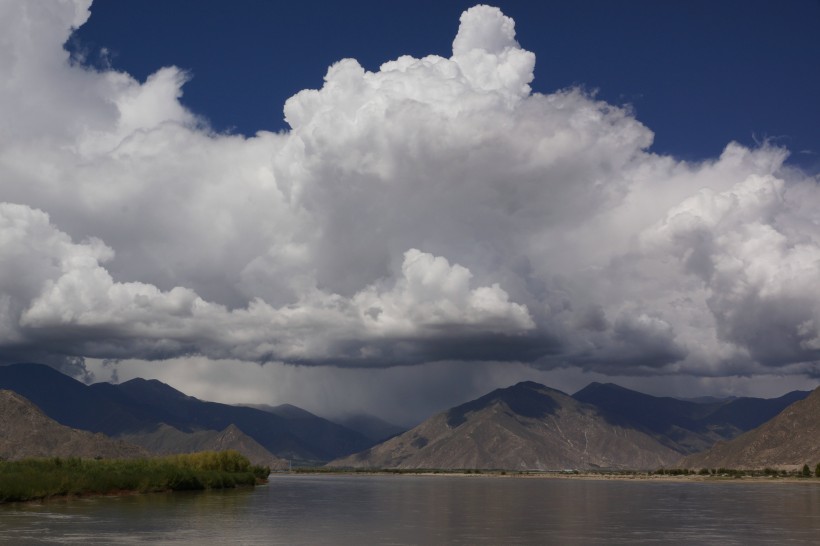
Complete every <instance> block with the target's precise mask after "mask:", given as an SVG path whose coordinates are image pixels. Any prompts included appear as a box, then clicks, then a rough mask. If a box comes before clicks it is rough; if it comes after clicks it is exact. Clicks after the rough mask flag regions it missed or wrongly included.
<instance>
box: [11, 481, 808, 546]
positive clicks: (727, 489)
mask: <svg viewBox="0 0 820 546" xmlns="http://www.w3.org/2000/svg"><path fill="white" fill-rule="evenodd" d="M134 543H150V544H197V545H200V546H205V545H211V544H219V545H223V544H239V545H242V544H246V545H256V544H287V545H299V544H311V545H312V544H333V545H348V544H350V545H353V544H355V545H361V544H380V545H381V544H385V545H387V544H394V545H402V544H425V545H426V544H468V545H474V544H504V545H508V544H561V545H567V544H676V545H677V544H699V545H700V544H743V545H748V544H818V543H820V480H817V481H815V480H807V481H806V482H805V483H760V482H757V483H738V482H736V481H735V482H728V483H727V482H715V483H695V482H661V481H649V480H634V481H633V480H581V479H537V478H519V477H486V476H407V475H405V476H381V475H378V476H374V475H369V476H355V475H336V476H317V475H273V476H271V480H270V483H269V484H268V485H266V486H262V487H257V488H254V489H241V490H231V491H216V492H198V493H168V494H151V495H134V496H123V497H98V498H88V499H74V500H70V501H65V500H57V501H50V502H47V503H42V504H40V503H33V504H16V505H5V506H0V544H14V545H27V544H134Z"/></svg>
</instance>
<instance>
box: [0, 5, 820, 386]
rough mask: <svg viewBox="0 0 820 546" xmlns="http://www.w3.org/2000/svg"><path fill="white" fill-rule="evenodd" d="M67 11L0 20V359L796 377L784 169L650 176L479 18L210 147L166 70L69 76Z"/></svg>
mask: <svg viewBox="0 0 820 546" xmlns="http://www.w3.org/2000/svg"><path fill="white" fill-rule="evenodd" d="M89 6H90V2H88V1H81V0H76V1H61V2H6V3H3V4H2V5H1V6H0V36H2V38H0V71H2V73H3V74H4V76H5V77H4V78H3V81H2V82H0V117H1V118H2V119H3V120H4V121H3V124H4V129H3V131H2V132H0V359H2V360H5V361H19V360H40V361H47V362H52V363H56V364H59V363H61V362H67V363H71V362H76V359H78V358H94V359H114V360H116V359H137V360H167V359H175V358H185V357H196V358H198V359H200V360H201V359H206V360H207V359H212V360H235V361H245V362H277V363H293V364H304V365H323V366H338V367H350V368H361V367H376V368H384V367H390V366H396V365H413V364H421V365H427V366H429V363H433V362H436V361H448V362H453V361H460V362H463V363H464V362H478V363H480V362H495V363H497V362H503V361H510V362H514V363H516V364H515V366H519V364H518V363H524V364H528V365H530V366H533V367H535V368H539V369H553V368H564V367H577V368H579V369H581V370H585V371H589V372H594V373H598V374H609V375H616V374H618V375H631V376H636V375H657V374H683V375H692V376H709V377H712V376H715V377H717V376H730V375H749V374H757V373H781V374H818V373H820V290H818V289H817V287H818V282H819V281H820V186H819V185H818V180H817V179H816V178H815V177H812V176H810V175H808V174H806V173H804V172H802V171H800V170H798V169H796V168H793V167H789V166H787V165H786V163H785V161H786V159H787V157H788V152H787V151H786V150H785V149H783V148H779V147H775V146H772V145H769V144H765V143H764V144H762V145H760V146H759V147H758V148H755V149H749V148H745V147H743V146H740V145H739V144H735V143H727V146H726V148H725V150H724V152H723V153H722V155H721V156H720V157H718V158H714V159H712V160H709V161H704V162H697V163H692V162H686V161H682V160H678V159H676V158H674V157H670V156H663V155H658V154H656V153H653V152H652V151H651V145H652V140H653V133H652V131H651V130H650V129H649V128H647V127H645V126H644V125H643V124H641V123H640V122H639V121H638V120H637V119H636V117H635V116H634V114H633V113H632V112H631V111H630V110H629V109H628V108H625V107H618V106H614V105H611V104H607V103H605V102H603V101H600V100H597V99H596V98H595V96H594V95H593V94H590V93H587V92H584V91H583V90H581V89H576V88H571V89H562V90H557V91H555V92H553V93H551V94H541V93H534V92H532V90H531V88H530V83H531V82H532V81H533V78H534V74H535V65H536V59H535V55H534V54H533V53H531V52H529V51H527V50H526V49H525V46H526V44H524V45H519V43H518V42H517V41H516V38H515V24H514V22H513V21H512V20H511V19H510V18H508V17H506V16H505V15H504V14H502V13H501V11H500V10H498V9H496V8H493V7H488V6H476V7H474V8H471V9H470V10H468V11H466V12H465V13H464V14H463V15H462V16H461V21H460V27H459V30H458V34H457V35H456V37H455V39H454V41H453V52H452V56H451V57H450V58H443V57H440V56H435V55H431V56H427V57H424V58H421V59H417V58H413V57H410V56H403V57H399V58H398V59H395V60H387V62H385V63H384V64H383V65H382V66H381V67H380V69H379V70H378V71H377V72H369V71H367V70H365V69H364V68H362V66H360V64H359V63H358V62H357V61H356V60H354V59H342V60H340V61H338V62H337V63H335V64H334V65H332V66H331V67H330V68H329V69H328V70H327V74H326V76H325V79H324V85H323V86H322V88H321V89H316V90H304V91H301V92H299V93H297V94H296V95H294V96H293V97H291V98H290V99H289V100H288V101H287V102H286V104H285V105H284V116H285V119H286V121H287V123H288V124H289V126H290V130H288V131H286V132H282V133H269V132H260V133H258V134H257V135H255V136H253V137H249V138H246V137H243V136H237V135H230V134H220V133H216V132H214V131H213V130H211V129H210V128H209V126H208V122H207V120H206V119H204V118H202V117H201V116H199V115H198V114H197V113H196V112H190V111H188V110H187V109H186V108H185V107H184V106H183V105H182V104H181V103H180V100H179V99H180V97H181V96H182V93H183V88H184V85H185V83H186V81H187V80H188V78H189V75H188V74H187V73H186V72H185V71H184V70H182V69H179V68H176V67H163V68H159V69H158V70H157V71H156V73H154V74H153V75H152V76H150V77H148V78H147V79H146V80H145V81H143V82H140V81H137V80H135V79H134V78H133V77H131V76H130V75H128V74H126V73H122V72H118V71H116V70H114V69H100V68H92V67H89V66H87V65H84V64H83V63H82V62H81V60H78V59H72V58H71V57H70V55H69V54H68V53H67V52H66V50H65V49H63V44H64V43H65V42H66V40H67V39H68V38H69V36H70V34H71V32H72V30H73V29H76V28H77V27H78V26H80V25H82V24H83V23H84V22H85V21H86V20H87V18H88V17H89ZM539 69H540V70H544V71H548V70H549V66H544V67H539ZM515 369H516V370H519V368H518V367H516V368H515ZM516 373H518V372H516Z"/></svg>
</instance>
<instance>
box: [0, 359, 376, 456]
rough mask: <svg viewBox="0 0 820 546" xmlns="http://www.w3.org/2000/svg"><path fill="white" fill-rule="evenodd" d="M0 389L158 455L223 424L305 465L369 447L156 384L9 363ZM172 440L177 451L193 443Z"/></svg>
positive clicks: (319, 422)
mask: <svg viewBox="0 0 820 546" xmlns="http://www.w3.org/2000/svg"><path fill="white" fill-rule="evenodd" d="M0 389H9V390H12V391H15V392H17V393H19V394H20V395H22V396H24V397H25V398H27V399H28V400H30V401H31V402H33V403H34V404H36V405H37V406H38V407H39V408H40V409H41V410H42V411H43V412H44V413H45V414H46V415H48V416H49V417H51V418H52V419H54V420H55V421H57V422H58V423H60V424H63V425H66V426H69V427H72V428H75V429H81V430H87V431H91V432H101V433H103V434H106V435H108V436H111V437H115V438H116V437H128V438H129V440H130V441H132V442H144V443H145V444H146V445H151V446H157V445H161V444H162V442H163V441H164V442H165V446H166V447H164V448H163V451H167V449H170V447H169V446H168V442H169V441H170V438H171V436H170V434H169V431H170V429H174V430H176V431H177V432H179V433H182V434H192V433H201V432H202V431H217V432H220V431H225V430H226V429H227V428H228V427H230V426H231V425H233V426H234V427H236V428H238V430H239V431H241V432H242V433H243V434H244V435H247V436H248V437H249V438H250V439H252V440H253V441H255V442H256V443H258V444H259V445H260V446H261V447H262V448H264V449H265V450H266V451H267V452H269V454H270V455H271V456H275V457H277V458H283V459H291V460H295V461H297V462H305V463H310V464H319V463H321V462H324V461H328V460H330V459H333V458H336V457H341V456H344V455H347V454H350V453H354V452H357V451H361V450H363V449H366V448H367V447H370V446H371V445H372V444H373V443H374V442H373V441H372V440H369V439H368V438H367V437H365V436H364V435H362V434H360V433H358V432H356V431H354V430H351V429H348V428H346V427H343V426H341V425H338V424H336V423H333V422H331V421H328V420H327V419H323V418H321V417H317V416H316V415H313V414H311V413H309V412H307V411H305V410H299V411H298V412H295V411H294V412H291V413H292V414H291V415H284V414H282V412H280V414H277V413H272V412H269V411H263V410H260V409H256V408H250V407H242V406H232V405H229V404H220V403H216V402H205V401H202V400H199V399H197V398H194V397H192V396H187V395H185V394H184V393H182V392H180V391H178V390H176V389H174V388H172V387H170V386H168V385H166V384H164V383H162V382H160V381H157V380H146V379H132V380H130V381H126V382H124V383H121V384H117V385H114V384H111V383H95V384H93V385H85V384H83V383H81V382H79V381H77V380H75V379H72V378H70V377H68V376H66V375H63V374H61V373H60V372H58V371H56V370H54V369H52V368H50V367H48V366H44V365H40V364H13V365H9V366H2V367H0ZM296 409H298V408H296ZM158 434H159V435H164V438H165V439H164V440H162V439H161V438H159V436H158ZM177 437H178V438H179V439H180V440H181V441H182V443H183V444H185V443H186V442H195V440H193V439H190V438H189V439H186V440H182V438H183V437H181V436H179V435H177ZM180 449H181V448H180Z"/></svg>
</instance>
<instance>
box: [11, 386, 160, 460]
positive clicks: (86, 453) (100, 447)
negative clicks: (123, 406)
mask: <svg viewBox="0 0 820 546" xmlns="http://www.w3.org/2000/svg"><path fill="white" fill-rule="evenodd" d="M147 455H148V452H147V451H145V450H144V449H142V448H140V447H137V446H135V445H133V444H129V443H127V442H124V441H122V440H113V439H111V438H108V437H107V436H105V435H104V434H100V433H96V434H94V433H91V432H87V431H83V430H76V429H73V428H70V427H67V426H65V425H61V424H59V423H58V422H56V421H54V420H53V419H50V418H49V417H48V416H46V415H45V414H44V413H43V412H42V411H41V410H40V408H38V407H37V406H35V405H34V404H32V403H31V402H30V401H29V400H27V399H26V398H24V397H23V396H21V395H20V394H17V393H16V392H13V391H10V390H0V459H12V460H14V459H24V458H28V457H84V458H95V457H102V458H106V459H119V458H132V457H145V456H147Z"/></svg>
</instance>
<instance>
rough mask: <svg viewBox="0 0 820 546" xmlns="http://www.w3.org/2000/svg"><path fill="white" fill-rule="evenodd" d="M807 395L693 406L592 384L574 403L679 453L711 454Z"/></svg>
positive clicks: (728, 400) (711, 402)
mask: <svg viewBox="0 0 820 546" xmlns="http://www.w3.org/2000/svg"><path fill="white" fill-rule="evenodd" d="M808 395H809V393H808V392H805V391H793V392H790V393H788V394H785V395H783V396H781V397H779V398H771V399H765V398H732V399H727V400H711V401H708V402H695V401H689V400H679V399H676V398H669V397H656V396H651V395H648V394H644V393H641V392H636V391H633V390H630V389H626V388H624V387H620V386H618V385H614V384H612V383H605V384H604V383H591V384H589V385H588V386H587V387H585V388H583V389H581V390H580V391H578V392H576V393H575V394H574V395H573V398H575V399H576V400H579V401H581V402H585V403H587V404H592V405H594V406H596V407H597V408H599V409H600V410H601V411H602V412H603V414H604V415H605V416H606V418H607V420H608V421H609V422H611V423H614V424H619V425H621V426H626V427H633V428H637V429H640V430H643V431H645V432H647V433H648V434H651V435H652V436H653V437H654V438H656V439H657V440H658V441H660V442H661V443H663V444H664V445H666V446H668V447H670V448H671V449H673V450H675V451H678V452H679V453H683V454H689V453H695V452H698V451H702V450H705V449H708V448H709V447H711V446H712V445H714V444H715V442H718V441H722V440H729V439H732V438H734V437H736V436H738V435H739V434H742V433H743V432H745V431H747V430H751V429H753V428H755V427H758V426H760V425H762V424H763V423H765V422H766V421H768V420H769V419H771V418H773V417H774V416H775V415H777V414H778V413H780V412H781V411H783V409H785V408H786V407H787V406H789V405H790V404H792V403H794V402H796V401H798V400H802V399H803V398H805V397H806V396H808Z"/></svg>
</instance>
